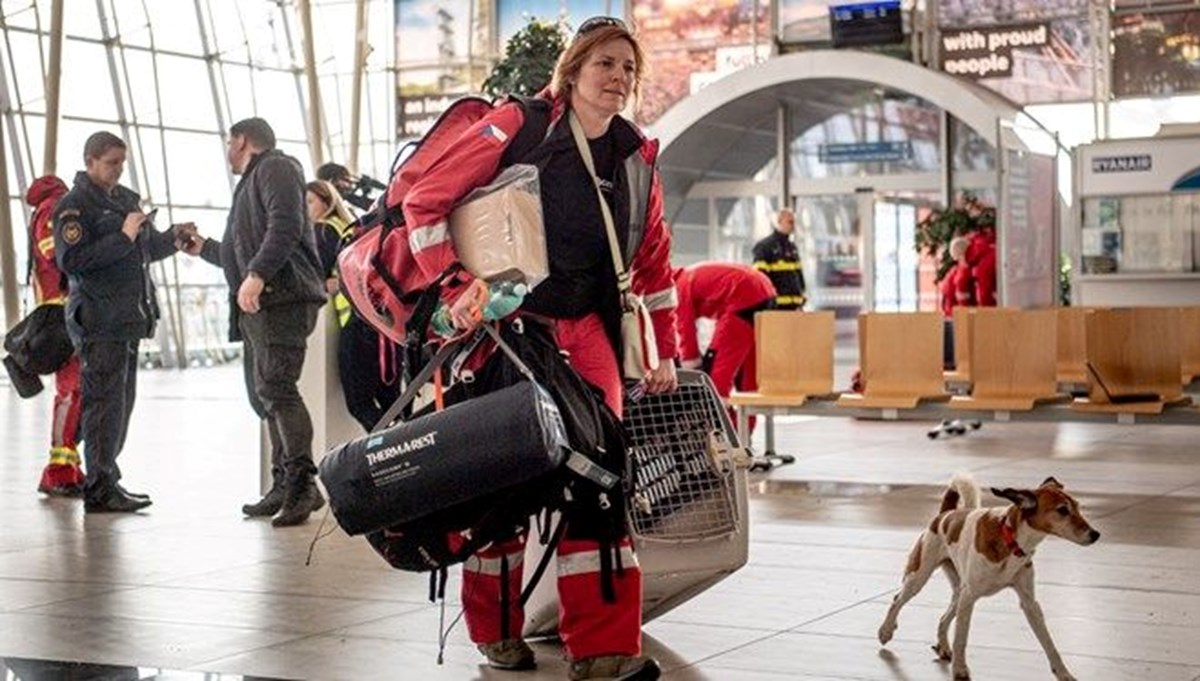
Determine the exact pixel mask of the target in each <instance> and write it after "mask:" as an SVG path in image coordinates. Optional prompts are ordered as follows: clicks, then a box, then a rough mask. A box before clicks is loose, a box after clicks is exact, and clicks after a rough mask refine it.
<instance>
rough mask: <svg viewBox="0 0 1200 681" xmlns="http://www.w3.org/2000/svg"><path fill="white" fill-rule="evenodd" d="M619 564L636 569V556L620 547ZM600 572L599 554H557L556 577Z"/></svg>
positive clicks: (583, 552)
mask: <svg viewBox="0 0 1200 681" xmlns="http://www.w3.org/2000/svg"><path fill="white" fill-rule="evenodd" d="M621 564H622V565H624V566H625V567H637V566H638V562H637V555H636V554H634V552H633V548H632V547H629V546H622V547H621ZM596 572H600V552H599V551H580V552H579V553H569V554H567V555H563V554H562V553H559V554H558V576H559V577H570V576H572V575H586V574H592V573H596Z"/></svg>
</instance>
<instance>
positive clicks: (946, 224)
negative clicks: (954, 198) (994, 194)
mask: <svg viewBox="0 0 1200 681" xmlns="http://www.w3.org/2000/svg"><path fill="white" fill-rule="evenodd" d="M985 229H990V230H995V229H996V209H995V208H994V207H992V206H989V205H987V204H985V203H983V202H982V201H980V200H979V198H978V197H977V196H975V195H973V194H964V195H963V197H962V199H961V200H960V201H959V202H958V203H957V204H956V205H955V206H953V207H952V208H948V209H944V210H935V211H933V212H931V213H930V214H929V215H926V216H925V217H924V219H922V220H921V221H920V222H918V223H917V234H916V241H915V244H914V246H915V248H916V249H917V252H918V253H924V254H925V255H927V256H929V257H930V258H933V259H934V260H936V261H937V264H938V267H937V275H936V277H935V278H934V281H936V282H941V280H942V279H944V278H945V277H946V273H947V272H949V271H950V269H951V268H952V267H954V259H953V258H951V257H950V241H951V240H952V239H954V238H955V237H959V236H970V235H971V234H973V233H975V232H979V231H983V230H985Z"/></svg>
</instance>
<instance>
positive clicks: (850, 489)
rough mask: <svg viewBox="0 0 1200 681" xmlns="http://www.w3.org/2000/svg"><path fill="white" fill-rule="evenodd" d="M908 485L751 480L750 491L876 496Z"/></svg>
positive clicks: (768, 494) (756, 492)
mask: <svg viewBox="0 0 1200 681" xmlns="http://www.w3.org/2000/svg"><path fill="white" fill-rule="evenodd" d="M907 487H909V486H908V485H873V484H862V483H855V482H836V481H830V480H771V479H765V480H758V481H754V480H751V482H750V493H751V494H752V495H755V496H789V497H801V496H803V497H876V496H882V495H884V494H889V493H891V492H896V491H898V490H902V489H907Z"/></svg>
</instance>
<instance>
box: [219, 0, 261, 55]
mask: <svg viewBox="0 0 1200 681" xmlns="http://www.w3.org/2000/svg"><path fill="white" fill-rule="evenodd" d="M262 4H263V5H265V4H266V3H262ZM241 5H248V3H245V2H238V1H237V0H204V2H203V6H204V7H206V8H207V10H206V11H205V12H204V17H205V20H206V21H207V22H208V23H207V25H206V28H207V29H208V36H209V40H210V41H211V42H212V45H213V49H214V50H215V51H216V53H217V55H218V56H220V58H221V59H224V60H226V61H236V62H240V63H249V61H250V51H249V47H248V46H247V44H246V34H245V31H244V24H243V23H242V8H241V7H239V6H241ZM245 9H247V10H248V9H249V7H246V8H245Z"/></svg>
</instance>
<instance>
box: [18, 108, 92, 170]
mask: <svg viewBox="0 0 1200 681" xmlns="http://www.w3.org/2000/svg"><path fill="white" fill-rule="evenodd" d="M22 126H24V127H23V128H22ZM4 130H5V137H7V136H8V131H9V130H10V128H7V127H6V128H5V129H4ZM26 132H28V138H27V137H26ZM17 135H18V139H19V141H20V148H21V154H22V155H21V158H20V159H14V158H12V154H11V153H9V154H8V156H9V157H10V158H9V161H10V162H17V161H19V162H20V163H21V164H22V165H23V166H25V173H26V175H25V177H26V180H27V181H28V178H31V177H36V176H37V175H39V174H40V173H41V171H42V155H43V154H45V153H46V152H45V149H46V119H45V118H42V117H41V116H21V117H20V118H18V119H17ZM26 139H28V140H29V145H28V147H27V146H26V145H25V141H26ZM10 149H11V147H10ZM76 151H78V150H72V153H75V152H76ZM76 155H78V154H76ZM55 156H56V158H62V140H61V139H60V140H59V142H58V153H57V154H55ZM10 167H11V166H10ZM74 167H75V166H74V165H73V164H72V165H69V166H66V167H65V168H64V166H63V165H62V164H61V163H59V164H58V176H59V177H61V178H63V179H65V180H66V181H67V183H68V184H70V182H71V179H70V175H71V171H72V169H73V168H74ZM8 178H9V180H8V181H9V182H10V183H14V182H16V179H17V176H16V175H14V174H11V173H10V174H9V176H8Z"/></svg>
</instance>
